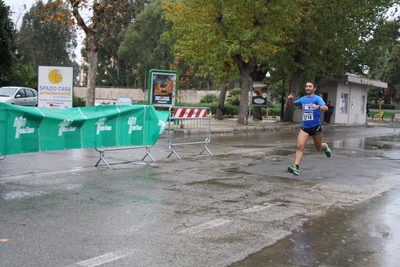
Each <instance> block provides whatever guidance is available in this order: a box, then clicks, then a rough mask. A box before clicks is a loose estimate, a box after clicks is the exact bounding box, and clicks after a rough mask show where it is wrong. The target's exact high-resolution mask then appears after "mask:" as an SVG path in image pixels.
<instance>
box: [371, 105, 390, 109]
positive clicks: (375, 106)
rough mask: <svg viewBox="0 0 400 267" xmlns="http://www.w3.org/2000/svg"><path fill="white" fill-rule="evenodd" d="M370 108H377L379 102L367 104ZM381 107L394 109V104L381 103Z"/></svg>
mask: <svg viewBox="0 0 400 267" xmlns="http://www.w3.org/2000/svg"><path fill="white" fill-rule="evenodd" d="M369 108H370V109H379V104H369ZM381 108H382V109H396V106H395V105H392V104H382V105H381Z"/></svg>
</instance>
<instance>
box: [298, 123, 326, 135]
mask: <svg viewBox="0 0 400 267" xmlns="http://www.w3.org/2000/svg"><path fill="white" fill-rule="evenodd" d="M301 129H302V130H303V131H304V132H306V133H308V134H309V135H310V136H312V135H318V134H320V133H321V132H322V127H321V124H320V125H317V126H315V127H311V128H303V127H301Z"/></svg>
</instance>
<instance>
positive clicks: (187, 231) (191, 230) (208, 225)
mask: <svg viewBox="0 0 400 267" xmlns="http://www.w3.org/2000/svg"><path fill="white" fill-rule="evenodd" d="M228 222H230V220H225V219H216V220H212V221H209V222H206V223H203V224H199V225H197V226H194V227H191V228H187V229H185V230H182V231H180V233H181V234H197V233H200V232H202V231H204V230H207V229H211V228H214V227H217V226H220V225H223V224H226V223H228Z"/></svg>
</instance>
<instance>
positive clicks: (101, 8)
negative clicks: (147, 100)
mask: <svg viewBox="0 0 400 267" xmlns="http://www.w3.org/2000/svg"><path fill="white" fill-rule="evenodd" d="M138 2H140V3H141V4H143V5H144V4H145V3H146V1H138ZM54 3H56V4H57V5H59V6H66V7H68V10H69V13H68V14H66V13H57V14H54V15H53V16H52V17H49V18H46V20H45V21H46V22H51V21H67V22H68V24H69V25H70V27H74V26H77V27H79V28H81V29H82V31H83V32H84V34H85V38H84V45H85V50H86V55H87V63H88V75H87V86H88V89H87V95H86V105H87V106H93V105H94V101H95V89H96V76H97V69H98V63H99V58H98V53H99V49H100V48H101V47H102V45H103V44H104V42H105V40H107V39H109V38H114V37H115V35H114V33H115V32H113V26H114V25H119V26H121V28H125V27H127V26H128V25H126V20H125V19H126V18H125V17H124V13H125V11H126V10H128V9H129V7H130V3H131V1H130V0H55V2H54ZM71 14H72V16H71ZM124 22H125V23H124Z"/></svg>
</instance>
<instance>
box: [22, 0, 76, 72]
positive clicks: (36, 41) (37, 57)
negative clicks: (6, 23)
mask: <svg viewBox="0 0 400 267" xmlns="http://www.w3.org/2000/svg"><path fill="white" fill-rule="evenodd" d="M56 14H65V15H66V16H69V11H68V10H67V9H65V8H62V7H59V6H58V5H57V4H56V3H55V2H49V3H47V4H45V5H44V4H43V2H37V3H36V4H35V5H33V6H32V7H31V9H30V10H29V11H28V12H27V13H25V15H24V17H23V19H22V25H21V28H20V30H19V32H18V53H19V58H20V62H21V63H22V64H24V65H32V67H33V69H34V70H36V71H37V70H38V66H69V67H70V66H71V67H72V61H71V59H70V57H71V58H74V57H75V55H74V50H75V48H76V46H77V43H76V40H75V39H74V32H73V31H72V30H71V29H70V27H69V25H68V20H57V21H46V20H47V19H48V18H50V17H52V16H54V15H56Z"/></svg>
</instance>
